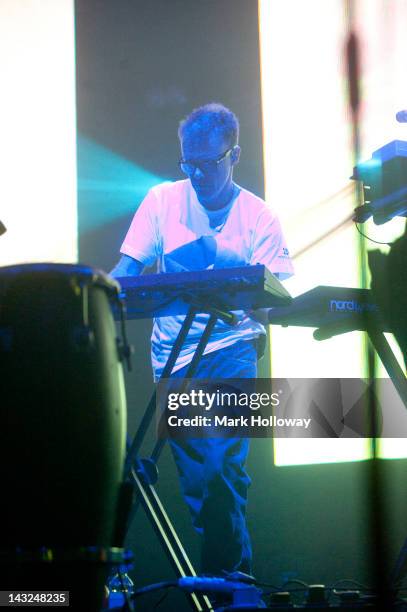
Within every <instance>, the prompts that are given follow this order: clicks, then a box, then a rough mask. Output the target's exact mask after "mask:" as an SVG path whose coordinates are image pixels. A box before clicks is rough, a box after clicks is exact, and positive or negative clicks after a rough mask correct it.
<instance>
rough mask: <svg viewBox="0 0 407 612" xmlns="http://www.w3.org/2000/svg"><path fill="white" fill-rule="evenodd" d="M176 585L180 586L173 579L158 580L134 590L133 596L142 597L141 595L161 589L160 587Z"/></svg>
mask: <svg viewBox="0 0 407 612" xmlns="http://www.w3.org/2000/svg"><path fill="white" fill-rule="evenodd" d="M176 586H178V583H177V582H174V581H173V580H172V581H171V582H170V581H167V582H156V583H155V584H149V585H147V586H145V587H142V588H141V589H137V590H136V591H134V593H133V595H132V597H133V598H135V597H140V595H144V594H145V593H152V592H153V591H159V590H160V589H168V588H170V587H176Z"/></svg>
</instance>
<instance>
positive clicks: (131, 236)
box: [120, 189, 160, 266]
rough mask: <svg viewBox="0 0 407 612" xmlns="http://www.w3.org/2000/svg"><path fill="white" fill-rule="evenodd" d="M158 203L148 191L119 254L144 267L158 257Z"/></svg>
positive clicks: (151, 191) (152, 193)
mask: <svg viewBox="0 0 407 612" xmlns="http://www.w3.org/2000/svg"><path fill="white" fill-rule="evenodd" d="M158 218H159V215H158V201H157V197H156V195H155V193H154V190H152V189H150V191H149V192H148V193H147V195H146V197H145V198H144V200H143V201H142V202H141V204H140V206H139V207H138V209H137V210H136V212H135V214H134V217H133V220H132V222H131V225H130V227H129V230H128V232H127V234H126V237H125V239H124V242H123V244H122V246H121V248H120V253H123V255H129V256H130V257H133V258H134V259H137V260H138V261H141V263H143V264H144V265H146V266H150V265H152V264H153V263H154V262H155V260H156V259H157V257H158V256H159V248H160V236H159V234H160V233H159V225H158Z"/></svg>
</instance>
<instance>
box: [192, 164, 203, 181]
mask: <svg viewBox="0 0 407 612" xmlns="http://www.w3.org/2000/svg"><path fill="white" fill-rule="evenodd" d="M203 176H204V173H203V172H202V170H201V169H200V167H199V166H195V170H194V172H193V174H192V177H193V178H196V179H198V180H200V179H201V178H202V177H203Z"/></svg>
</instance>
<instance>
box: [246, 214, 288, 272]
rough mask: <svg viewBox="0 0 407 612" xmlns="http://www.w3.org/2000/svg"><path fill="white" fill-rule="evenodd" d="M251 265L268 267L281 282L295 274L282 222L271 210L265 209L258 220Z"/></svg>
mask: <svg viewBox="0 0 407 612" xmlns="http://www.w3.org/2000/svg"><path fill="white" fill-rule="evenodd" d="M250 263H251V264H252V265H255V264H257V263H259V264H263V265H265V266H267V268H268V269H269V270H270V272H272V273H273V274H275V275H276V276H277V278H279V279H280V280H284V279H286V278H289V277H290V276H292V275H293V274H294V268H293V265H292V262H291V259H290V255H289V252H288V247H287V244H286V242H285V239H284V236H283V232H282V229H281V224H280V221H279V220H278V217H276V216H275V215H274V214H273V212H272V211H271V210H270V209H267V208H265V209H264V210H263V211H262V212H261V213H260V215H259V217H258V219H257V223H256V228H255V232H254V238H253V250H252V256H251V260H250Z"/></svg>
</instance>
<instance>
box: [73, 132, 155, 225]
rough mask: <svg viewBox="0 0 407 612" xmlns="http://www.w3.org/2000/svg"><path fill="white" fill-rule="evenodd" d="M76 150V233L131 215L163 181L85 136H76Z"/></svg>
mask: <svg viewBox="0 0 407 612" xmlns="http://www.w3.org/2000/svg"><path fill="white" fill-rule="evenodd" d="M77 147H78V148H77V150H78V153H77V156H78V226H79V230H80V232H87V231H91V230H94V229H97V228H99V227H101V226H103V225H105V224H107V223H111V222H112V221H114V220H115V219H118V218H119V217H123V216H126V215H128V214H129V213H132V212H135V210H136V209H137V207H138V205H139V204H140V202H141V200H142V199H143V198H144V196H145V195H146V193H147V191H148V190H149V189H150V188H151V187H153V185H157V184H158V183H161V182H163V180H164V179H163V178H162V177H160V176H157V175H155V174H153V173H151V172H149V171H148V170H145V169H144V168H142V167H140V166H137V165H136V164H134V163H133V162H131V161H129V160H127V159H124V158H123V157H121V156H120V155H118V154H117V153H114V152H113V151H110V150H109V149H107V148H106V147H103V146H102V145H100V144H98V143H96V142H93V141H92V140H90V139H89V138H86V137H85V136H82V135H78V144H77Z"/></svg>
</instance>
